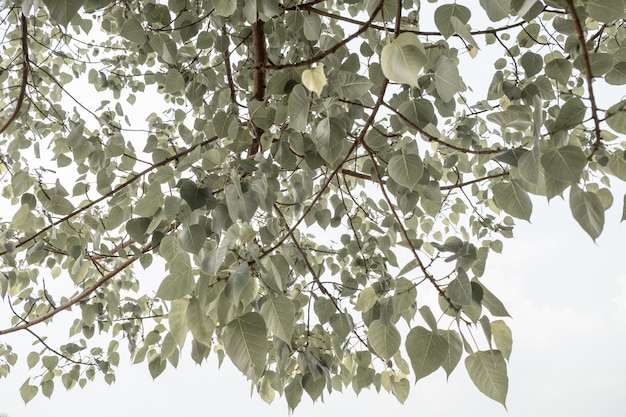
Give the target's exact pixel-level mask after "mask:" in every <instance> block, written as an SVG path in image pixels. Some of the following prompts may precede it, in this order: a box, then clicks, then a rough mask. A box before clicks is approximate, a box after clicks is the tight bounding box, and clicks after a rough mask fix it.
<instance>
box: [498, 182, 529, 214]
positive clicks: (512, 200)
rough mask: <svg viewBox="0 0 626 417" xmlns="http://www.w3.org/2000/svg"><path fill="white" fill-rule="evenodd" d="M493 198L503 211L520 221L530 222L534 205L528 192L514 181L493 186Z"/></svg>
mask: <svg viewBox="0 0 626 417" xmlns="http://www.w3.org/2000/svg"><path fill="white" fill-rule="evenodd" d="M493 197H494V200H495V202H496V204H497V205H498V207H500V208H501V209H502V210H504V211H505V212H507V213H508V214H510V215H511V216H513V217H517V218H518V219H523V220H530V215H531V214H532V211H533V204H532V201H531V200H530V197H529V196H528V193H527V192H526V190H524V189H523V188H522V187H520V186H519V184H518V183H517V182H516V181H514V180H511V181H508V182H505V181H503V182H499V183H498V184H496V185H494V186H493Z"/></svg>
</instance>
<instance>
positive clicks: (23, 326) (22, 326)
mask: <svg viewBox="0 0 626 417" xmlns="http://www.w3.org/2000/svg"><path fill="white" fill-rule="evenodd" d="M178 224H179V223H174V224H172V225H170V227H169V230H167V231H166V233H167V232H170V231H172V230H174V229H176V227H178ZM152 249H153V245H152V242H150V243H146V244H145V245H144V246H143V247H142V248H141V253H146V252H148V251H149V250H152ZM138 259H139V256H137V255H132V256H130V257H129V258H128V259H126V260H125V261H124V262H122V263H121V264H119V265H118V266H117V268H115V269H114V270H112V271H111V272H109V273H108V274H106V275H103V276H102V277H101V278H100V279H99V280H97V281H96V282H95V283H94V284H93V285H91V286H89V287H87V288H86V289H85V290H83V291H82V292H81V293H80V294H78V295H77V296H75V297H74V298H71V299H69V300H68V301H66V302H64V303H63V304H61V305H59V306H58V307H56V308H55V309H53V310H50V311H48V312H47V313H46V314H43V315H41V316H39V317H37V318H36V319H34V320H31V321H29V322H25V323H23V324H20V325H19V326H14V327H10V328H8V329H1V330H0V335H3V334H9V333H13V332H17V331H20V330H25V329H28V328H30V327H32V326H34V325H35V324H39V323H41V322H44V321H46V320H48V319H50V318H52V317H54V316H55V315H56V314H57V313H60V312H61V311H63V310H67V309H68V308H70V307H71V306H73V305H74V304H76V303H78V302H80V301H82V300H83V299H84V298H85V297H87V296H88V295H89V294H91V293H92V292H94V291H95V290H97V289H98V288H100V287H101V286H102V285H104V284H105V283H106V282H107V281H109V280H110V279H111V278H113V277H114V276H116V275H117V274H119V273H120V272H122V271H123V270H125V269H126V268H128V267H129V266H130V265H132V264H133V262H135V261H136V260H138ZM18 317H19V316H18Z"/></svg>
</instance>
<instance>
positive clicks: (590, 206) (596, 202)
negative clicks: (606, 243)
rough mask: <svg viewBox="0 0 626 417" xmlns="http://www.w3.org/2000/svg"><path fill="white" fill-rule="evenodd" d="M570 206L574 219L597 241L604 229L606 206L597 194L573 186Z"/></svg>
mask: <svg viewBox="0 0 626 417" xmlns="http://www.w3.org/2000/svg"><path fill="white" fill-rule="evenodd" d="M569 204H570V208H571V209H572V215H573V216H574V219H576V221H577V222H578V224H580V226H581V227H582V228H583V230H584V231H585V232H587V234H589V236H591V238H592V239H593V240H594V241H595V240H596V239H597V238H598V237H599V236H600V234H601V233H602V229H603V227H604V205H603V204H602V201H601V200H600V198H599V197H598V196H597V195H596V194H595V193H592V192H590V191H583V190H581V189H580V188H578V187H577V186H576V185H572V186H571V187H570V195H569Z"/></svg>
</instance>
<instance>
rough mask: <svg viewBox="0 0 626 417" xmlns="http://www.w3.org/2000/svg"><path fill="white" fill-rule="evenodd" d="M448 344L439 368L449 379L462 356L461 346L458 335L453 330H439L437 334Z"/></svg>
mask: <svg viewBox="0 0 626 417" xmlns="http://www.w3.org/2000/svg"><path fill="white" fill-rule="evenodd" d="M438 333H439V334H440V335H441V336H443V337H444V338H445V339H446V341H447V342H448V347H447V349H446V358H445V360H444V361H443V364H441V367H442V368H443V370H444V371H446V376H447V377H448V378H449V377H450V374H451V373H452V371H454V368H456V366H457V365H458V364H459V362H460V361H461V355H462V354H463V344H462V343H461V338H460V337H459V334H458V333H457V332H456V331H454V330H439V332H438Z"/></svg>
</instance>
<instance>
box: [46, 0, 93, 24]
mask: <svg viewBox="0 0 626 417" xmlns="http://www.w3.org/2000/svg"><path fill="white" fill-rule="evenodd" d="M85 1H86V0H43V3H44V4H45V5H46V7H47V8H48V13H50V17H51V18H52V20H54V21H55V22H57V23H58V24H60V25H62V26H65V27H67V25H68V24H69V23H70V21H71V20H72V18H73V17H74V16H76V14H77V13H78V11H79V10H80V8H81V7H83V4H85Z"/></svg>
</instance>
